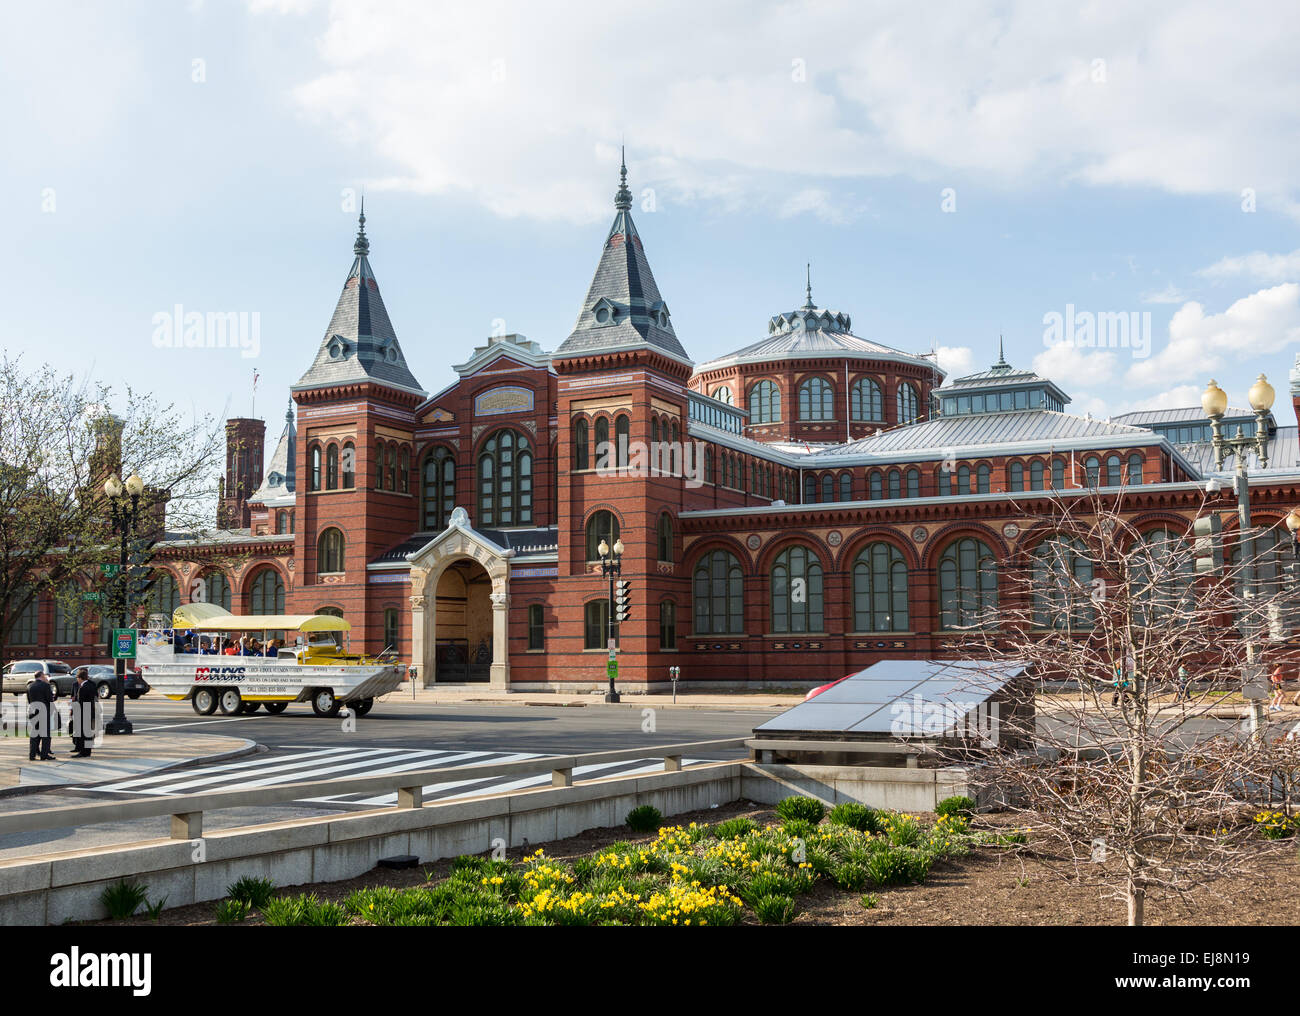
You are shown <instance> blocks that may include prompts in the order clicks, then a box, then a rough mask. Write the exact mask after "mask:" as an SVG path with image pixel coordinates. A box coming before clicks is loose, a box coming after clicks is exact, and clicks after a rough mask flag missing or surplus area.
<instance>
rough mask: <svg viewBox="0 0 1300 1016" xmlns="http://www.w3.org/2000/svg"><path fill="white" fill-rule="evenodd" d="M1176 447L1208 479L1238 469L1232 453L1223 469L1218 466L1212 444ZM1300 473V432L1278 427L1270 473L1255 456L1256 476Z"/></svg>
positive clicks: (1253, 470) (1271, 445)
mask: <svg viewBox="0 0 1300 1016" xmlns="http://www.w3.org/2000/svg"><path fill="white" fill-rule="evenodd" d="M1174 447H1175V448H1176V449H1178V451H1179V453H1181V454H1182V456H1183V458H1185V459H1187V460H1188V461H1189V462H1191V463H1192V465H1194V466H1196V468H1197V469H1198V470H1200V472H1201V474H1202V475H1204V476H1210V475H1212V474H1219V475H1222V474H1224V473H1231V472H1233V471H1234V470H1236V468H1237V459H1236V456H1235V455H1233V454H1231V453H1229V454H1228V456H1227V458H1225V459H1224V460H1223V468H1222V469H1220V468H1219V467H1218V466H1216V465H1215V464H1214V445H1212V444H1211V443H1210V442H1209V441H1198V442H1196V443H1194V444H1180V445H1174ZM1297 470H1300V428H1297V427H1278V429H1277V431H1276V432H1274V434H1273V436H1272V437H1270V438H1269V439H1268V468H1267V469H1260V467H1259V463H1258V462H1257V461H1256V460H1255V457H1254V454H1253V453H1252V454H1251V457H1250V471H1251V474H1252V475H1254V474H1255V473H1257V472H1259V473H1264V474H1268V473H1290V472H1295V471H1297Z"/></svg>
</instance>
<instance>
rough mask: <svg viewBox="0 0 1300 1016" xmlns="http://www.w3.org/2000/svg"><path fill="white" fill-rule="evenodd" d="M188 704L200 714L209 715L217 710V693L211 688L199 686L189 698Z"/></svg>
mask: <svg viewBox="0 0 1300 1016" xmlns="http://www.w3.org/2000/svg"><path fill="white" fill-rule="evenodd" d="M190 705H191V706H193V707H194V711H195V712H196V713H198V714H199V715H200V716H211V715H212V714H213V713H214V712H216V711H217V693H216V692H215V691H213V690H212V689H211V688H200V689H199V690H198V691H196V692H195V693H194V697H193V698H192V699H190Z"/></svg>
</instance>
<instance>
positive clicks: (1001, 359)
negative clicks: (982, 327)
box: [993, 335, 1011, 370]
mask: <svg viewBox="0 0 1300 1016" xmlns="http://www.w3.org/2000/svg"><path fill="white" fill-rule="evenodd" d="M1010 367H1011V364H1009V363H1007V358H1006V356H1005V355H1003V352H1002V336H1001V335H999V336H998V362H997V363H995V364H994V365H993V369H994V370H1001V369H1010Z"/></svg>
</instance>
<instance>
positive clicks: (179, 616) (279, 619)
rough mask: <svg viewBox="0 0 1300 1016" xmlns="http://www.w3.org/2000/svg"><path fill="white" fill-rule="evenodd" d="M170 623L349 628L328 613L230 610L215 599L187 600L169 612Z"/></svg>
mask: <svg viewBox="0 0 1300 1016" xmlns="http://www.w3.org/2000/svg"><path fill="white" fill-rule="evenodd" d="M172 627H173V628H182V629H190V630H192V631H305V632H313V631H351V630H352V625H351V624H350V623H349V622H347V621H345V620H343V618H341V617H334V616H333V615H332V614H244V615H240V614H232V613H230V612H229V611H228V610H226V609H225V608H223V607H220V606H218V605H217V604H215V603H187V604H185V605H184V606H181V607H177V608H176V610H175V611H174V612H173V613H172Z"/></svg>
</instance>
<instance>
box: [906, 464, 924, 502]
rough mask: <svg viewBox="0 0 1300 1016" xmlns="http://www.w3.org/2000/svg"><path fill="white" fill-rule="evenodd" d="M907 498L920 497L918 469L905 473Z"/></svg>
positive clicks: (919, 472)
mask: <svg viewBox="0 0 1300 1016" xmlns="http://www.w3.org/2000/svg"><path fill="white" fill-rule="evenodd" d="M907 496H908V497H920V496H921V471H920V470H919V469H909V470H908V471H907Z"/></svg>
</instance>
